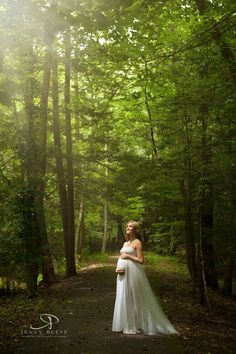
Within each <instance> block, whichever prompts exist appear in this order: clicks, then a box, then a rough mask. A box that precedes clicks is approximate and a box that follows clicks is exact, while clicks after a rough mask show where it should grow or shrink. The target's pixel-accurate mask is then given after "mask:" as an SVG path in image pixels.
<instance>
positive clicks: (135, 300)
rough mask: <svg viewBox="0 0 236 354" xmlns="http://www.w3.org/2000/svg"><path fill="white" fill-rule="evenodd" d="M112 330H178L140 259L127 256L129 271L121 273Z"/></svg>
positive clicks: (151, 332) (118, 276) (127, 268)
mask: <svg viewBox="0 0 236 354" xmlns="http://www.w3.org/2000/svg"><path fill="white" fill-rule="evenodd" d="M112 331H117V332H121V331H123V332H124V333H127V334H136V333H139V332H140V331H141V332H143V333H144V334H150V335H155V334H158V333H166V334H178V332H177V331H176V330H175V328H174V327H173V326H172V324H171V322H170V321H169V320H168V318H167V317H166V315H165V313H164V312H163V310H162V308H161V305H160V304H159V301H158V299H157V297H156V295H155V294H154V292H153V290H152V288H151V286H150V283H149V281H148V278H147V276H146V273H145V271H144V269H143V266H142V265H141V264H140V263H137V262H133V261H131V260H127V266H126V271H125V274H118V275H117V282H116V300H115V307H114V314H113V322H112Z"/></svg>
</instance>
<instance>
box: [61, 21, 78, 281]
mask: <svg viewBox="0 0 236 354" xmlns="http://www.w3.org/2000/svg"><path fill="white" fill-rule="evenodd" d="M64 43H65V119H66V162H67V200H68V205H67V206H68V207H67V220H68V224H67V229H68V260H67V262H68V263H67V270H66V272H67V276H71V275H76V268H75V217H74V173H73V154H72V134H71V113H70V77H71V66H70V60H71V40H70V29H69V28H68V29H67V30H66V33H65V38H64Z"/></svg>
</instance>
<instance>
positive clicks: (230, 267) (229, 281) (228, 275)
mask: <svg viewBox="0 0 236 354" xmlns="http://www.w3.org/2000/svg"><path fill="white" fill-rule="evenodd" d="M233 273H234V260H233V259H232V258H231V257H230V256H229V257H228V259H227V268H226V271H225V277H224V287H223V293H224V294H225V295H227V296H232V290H233Z"/></svg>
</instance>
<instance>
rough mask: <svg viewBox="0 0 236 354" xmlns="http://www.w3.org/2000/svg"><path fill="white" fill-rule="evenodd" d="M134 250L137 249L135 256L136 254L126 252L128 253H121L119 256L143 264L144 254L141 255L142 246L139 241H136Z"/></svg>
mask: <svg viewBox="0 0 236 354" xmlns="http://www.w3.org/2000/svg"><path fill="white" fill-rule="evenodd" d="M136 251H137V257H136V256H132V255H131V254H128V253H122V254H121V256H120V258H123V259H130V260H131V261H134V262H137V263H140V264H143V262H144V256H143V248H142V243H141V241H139V242H137V244H136Z"/></svg>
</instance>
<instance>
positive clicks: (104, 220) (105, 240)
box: [102, 143, 108, 252]
mask: <svg viewBox="0 0 236 354" xmlns="http://www.w3.org/2000/svg"><path fill="white" fill-rule="evenodd" d="M105 154H106V164H107V163H108V161H107V143H105ZM107 177H108V168H107V166H106V167H105V189H106V190H107ZM106 198H107V197H106V195H105V199H104V217H103V225H104V228H103V241H102V252H106V245H107V236H108V232H107V229H108V206H107V199H106Z"/></svg>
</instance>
